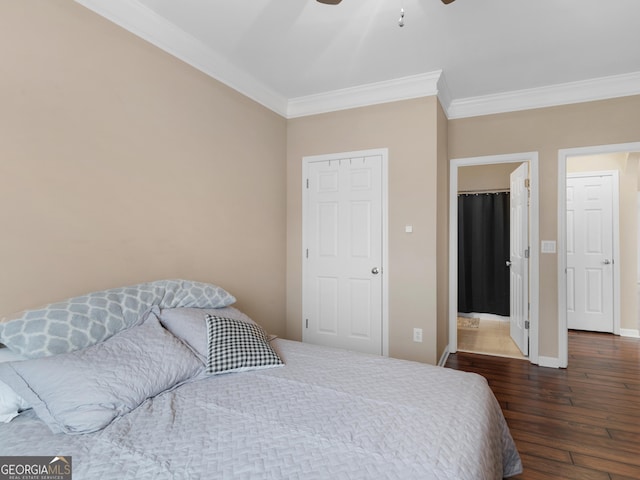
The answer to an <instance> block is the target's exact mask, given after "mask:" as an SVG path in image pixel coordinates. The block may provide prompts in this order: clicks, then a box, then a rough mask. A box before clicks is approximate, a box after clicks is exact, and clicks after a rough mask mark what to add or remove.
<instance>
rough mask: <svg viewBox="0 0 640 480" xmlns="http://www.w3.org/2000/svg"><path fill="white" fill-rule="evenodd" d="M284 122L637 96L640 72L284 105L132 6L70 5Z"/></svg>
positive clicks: (399, 83)
mask: <svg viewBox="0 0 640 480" xmlns="http://www.w3.org/2000/svg"><path fill="white" fill-rule="evenodd" d="M75 2H77V3H78V4H80V5H83V6H85V7H86V8H88V9H89V10H92V11H93V12H95V13H97V14H98V15H101V16H103V17H105V18H107V19H108V20H110V21H112V22H113V23H115V24H117V25H119V26H121V27H122V28H124V29H126V30H128V31H129V32H131V33H133V34H134V35H137V36H138V37H140V38H142V39H144V40H146V41H148V42H149V43H151V44H153V45H155V46H157V47H158V48H160V49H162V50H164V51H165V52H167V53H169V54H171V55H173V56H175V57H177V58H179V59H180V60H182V61H184V62H185V63H187V64H189V65H191V66H192V67H194V68H196V69H198V70H200V71H202V72H203V73H205V74H206V75H209V76H210V77H212V78H215V79H216V80H218V81H220V82H221V83H223V84H225V85H227V86H228V87H230V88H232V89H234V90H236V91H238V92H239V93H241V94H243V95H245V96H247V97H249V98H250V99H252V100H254V101H256V102H258V103H259V104H261V105H263V106H264V107H266V108H268V109H270V110H272V111H274V112H275V113H277V114H279V115H281V116H283V117H285V118H296V117H302V116H307V115H316V114H320V113H327V112H333V111H338V110H345V109H349V108H357V107H364V106H369V105H375V104H379V103H387V102H394V101H399V100H408V99H411V98H418V97H427V96H433V95H437V96H438V99H439V100H440V103H441V105H442V107H443V109H444V111H445V114H446V115H447V118H449V119H451V120H453V119H457V118H466V117H476V116H481V115H491V114H496V113H506V112H515V111H519V110H529V109H534V108H544V107H553V106H558V105H567V104H572V103H582V102H591V101H595V100H605V99H608V98H616V97H625V96H630V95H640V72H632V73H628V74H622V75H614V76H609V77H601V78H595V79H591V80H584V81H578V82H570V83H563V84H557V85H551V86H546V87H540V88H532V89H525V90H515V91H511V92H504V93H498V94H493V95H484V96H477V97H468V98H459V99H455V100H454V99H453V97H452V95H451V93H450V91H449V89H448V87H447V84H446V81H445V77H444V74H443V72H442V70H436V71H433V72H427V73H423V74H418V75H412V76H407V77H401V78H396V79H393V80H388V81H383V82H377V83H371V84H366V85H360V86H356V87H351V88H345V89H340V90H334V91H330V92H324V93H319V94H315V95H309V96H305V97H297V98H291V99H287V98H286V97H284V96H282V95H280V94H278V93H276V92H274V91H273V90H271V89H270V88H268V87H267V86H266V85H264V83H262V82H260V81H258V80H257V79H255V78H254V77H252V76H251V75H249V74H247V73H246V72H244V71H242V70H240V69H239V68H237V67H236V66H235V65H233V64H232V63H231V62H230V61H229V60H227V59H226V58H224V57H223V56H221V55H219V54H217V53H216V52H214V51H213V50H211V49H210V48H208V47H207V46H206V45H205V44H204V43H203V42H201V41H199V40H197V39H196V38H194V37H193V36H191V35H189V34H188V33H186V32H184V31H183V30H181V29H179V28H178V27H176V26H175V25H173V24H172V23H170V22H168V21H167V20H166V19H164V18H163V17H161V16H160V15H158V14H157V13H155V12H154V11H153V10H151V9H149V8H147V7H146V6H144V5H143V4H141V3H140V2H139V1H137V0H75Z"/></svg>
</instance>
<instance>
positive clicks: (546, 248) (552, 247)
mask: <svg viewBox="0 0 640 480" xmlns="http://www.w3.org/2000/svg"><path fill="white" fill-rule="evenodd" d="M540 251H541V252H542V253H556V241H555V240H542V241H541V242H540Z"/></svg>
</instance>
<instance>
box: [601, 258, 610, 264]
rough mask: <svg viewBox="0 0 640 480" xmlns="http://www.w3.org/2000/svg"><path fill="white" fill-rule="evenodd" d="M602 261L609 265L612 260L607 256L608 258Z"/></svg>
mask: <svg viewBox="0 0 640 480" xmlns="http://www.w3.org/2000/svg"><path fill="white" fill-rule="evenodd" d="M602 263H604V264H605V265H609V264H610V263H611V260H609V259H608V258H607V259H606V260H605V261H604V262H602Z"/></svg>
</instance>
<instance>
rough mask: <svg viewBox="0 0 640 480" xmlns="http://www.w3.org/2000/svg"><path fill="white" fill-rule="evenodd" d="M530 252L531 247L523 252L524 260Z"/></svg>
mask: <svg viewBox="0 0 640 480" xmlns="http://www.w3.org/2000/svg"><path fill="white" fill-rule="evenodd" d="M530 250H531V247H527V249H526V250H525V251H524V258H529V252H530Z"/></svg>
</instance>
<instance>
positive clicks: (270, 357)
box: [206, 315, 284, 375]
mask: <svg viewBox="0 0 640 480" xmlns="http://www.w3.org/2000/svg"><path fill="white" fill-rule="evenodd" d="M206 319H207V334H208V341H209V351H208V352H207V369H206V371H207V373H208V374H209V375H216V374H219V373H227V372H242V371H245V370H255V369H259V368H270V367H277V366H281V365H284V363H283V362H282V360H280V357H279V356H278V354H277V353H276V352H275V351H274V350H273V348H272V347H271V345H269V339H268V337H267V334H266V333H265V331H264V330H263V329H262V327H260V326H259V325H256V324H251V323H246V322H242V321H240V320H234V319H232V318H226V317H218V316H216V315H207V316H206Z"/></svg>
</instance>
